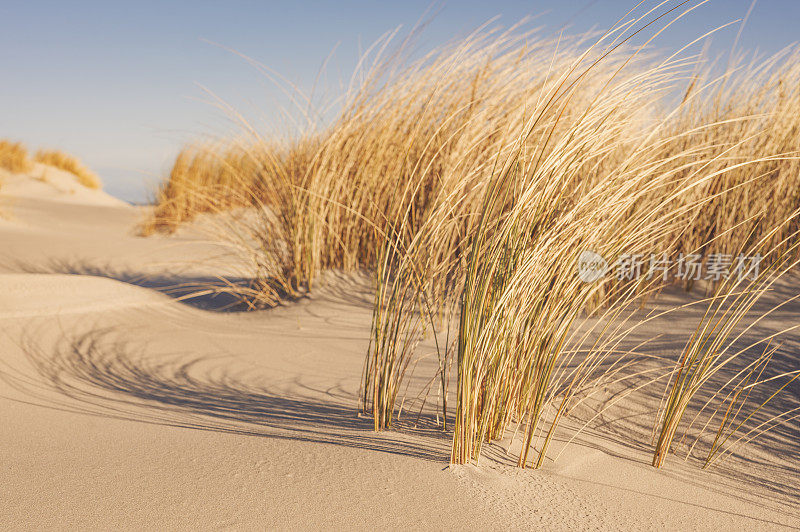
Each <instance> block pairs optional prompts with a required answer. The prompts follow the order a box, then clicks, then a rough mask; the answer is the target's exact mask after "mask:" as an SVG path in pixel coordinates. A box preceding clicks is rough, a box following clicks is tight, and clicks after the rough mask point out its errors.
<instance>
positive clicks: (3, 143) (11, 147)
mask: <svg viewBox="0 0 800 532" xmlns="http://www.w3.org/2000/svg"><path fill="white" fill-rule="evenodd" d="M0 168H2V169H4V170H8V171H9V172H14V173H24V172H30V171H31V169H32V168H33V163H32V162H31V160H30V158H29V157H28V149H27V148H26V147H25V145H24V144H22V143H21V142H10V141H8V140H0Z"/></svg>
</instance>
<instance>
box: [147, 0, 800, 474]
mask: <svg viewBox="0 0 800 532" xmlns="http://www.w3.org/2000/svg"><path fill="white" fill-rule="evenodd" d="M696 4H697V2H682V3H680V2H670V1H668V2H664V3H662V4H659V7H658V8H657V9H654V10H652V11H649V12H647V13H646V14H645V15H643V16H640V17H638V18H637V17H634V18H633V19H632V20H629V21H627V22H624V23H620V24H619V25H617V26H614V27H613V28H612V29H611V30H610V31H608V32H607V33H605V34H604V35H602V36H599V38H598V37H597V36H595V38H594V40H592V38H590V37H589V36H583V37H578V38H566V37H559V38H558V39H547V38H542V37H540V36H539V35H537V34H536V33H534V32H525V31H522V29H521V28H520V27H515V28H512V29H510V30H507V31H501V30H499V29H496V28H494V29H493V28H488V29H486V28H484V29H482V30H479V31H476V32H475V33H474V34H473V35H471V36H469V37H468V38H466V39H464V40H462V41H459V42H455V43H453V44H451V45H449V46H446V47H443V48H441V49H438V50H435V51H433V52H431V53H430V54H428V55H427V56H425V57H423V58H421V59H419V60H416V61H413V62H410V63H409V62H407V61H405V60H404V57H406V54H405V48H404V47H403V46H401V47H400V48H399V49H398V50H397V51H396V52H395V53H390V52H388V50H389V49H390V47H389V42H388V41H382V42H380V43H378V44H377V45H376V46H375V47H374V48H373V49H372V50H373V51H372V53H373V54H374V55H373V56H371V57H365V60H364V61H362V64H372V65H374V66H373V67H372V69H371V70H369V71H366V72H358V73H357V74H359V75H357V76H354V79H360V80H362V81H361V83H360V84H357V85H354V86H353V87H352V88H351V90H350V91H349V92H348V94H347V95H346V98H345V100H344V104H343V106H342V110H341V112H340V114H339V115H338V116H337V117H336V118H335V119H334V120H333V121H332V122H331V123H329V124H327V125H326V126H325V127H318V126H317V125H316V124H315V125H314V127H312V128H310V131H311V132H309V133H307V134H302V135H299V137H298V138H297V139H294V140H289V141H287V142H286V143H284V144H276V143H273V142H267V141H265V140H264V139H262V138H261V137H259V135H258V134H257V133H255V131H254V129H253V128H251V127H250V126H249V125H246V124H245V126H244V129H245V133H246V137H245V138H244V140H241V139H240V140H238V141H231V142H229V143H221V144H215V145H207V144H205V145H198V146H193V147H189V148H187V149H185V150H184V151H183V152H181V154H180V155H179V156H178V158H177V160H176V162H175V165H174V167H173V170H172V172H171V174H170V176H169V178H168V179H167V180H166V181H165V183H164V184H163V186H162V187H161V189H160V190H159V192H158V197H157V201H156V206H155V210H154V215H153V217H152V218H151V219H150V220H149V221H148V222H147V223H146V224H145V226H144V227H143V232H144V233H146V234H147V233H151V232H153V231H157V230H167V231H169V230H173V229H174V228H175V227H176V226H177V225H178V224H180V223H181V222H183V221H186V220H190V219H192V218H193V217H194V216H196V215H197V214H199V213H211V214H213V215H214V218H215V219H216V220H217V221H218V223H219V225H220V227H221V228H222V234H223V235H224V238H225V239H226V240H227V241H228V242H229V243H230V244H231V245H232V246H233V247H234V248H236V249H239V250H240V251H241V252H242V253H243V255H244V256H245V257H247V258H248V260H249V262H250V263H251V264H252V272H251V277H252V279H253V282H252V284H251V285H250V286H249V287H247V292H248V297H251V298H252V300H255V301H257V302H258V303H260V304H266V305H275V304H278V303H279V302H280V301H281V299H283V298H286V297H295V296H298V295H301V294H303V293H305V291H307V290H309V289H311V288H312V286H313V283H314V280H315V278H316V277H317V276H318V275H319V273H320V272H321V271H322V270H324V269H330V268H338V269H343V270H356V269H367V270H369V271H371V272H372V273H373V275H374V279H375V287H376V294H375V304H374V311H373V322H372V334H371V342H370V345H369V348H368V352H367V356H366V357H365V366H364V373H363V380H362V390H361V393H360V402H361V405H360V407H361V409H362V411H363V412H364V413H366V414H367V415H370V416H372V418H373V420H374V428H375V429H376V430H382V429H386V428H389V427H391V426H392V425H393V422H394V421H395V420H396V418H397V416H398V415H399V414H400V412H401V410H402V406H400V405H402V400H401V399H400V398H401V394H402V390H403V389H404V387H403V384H404V383H407V382H408V380H409V376H410V374H411V372H413V371H414V368H415V367H416V365H417V364H416V363H417V361H418V360H420V358H421V356H422V355H421V354H420V353H419V352H418V351H419V350H418V347H419V345H420V344H421V342H422V341H423V340H424V339H425V338H431V339H433V340H434V343H435V351H436V352H435V355H436V356H437V358H438V364H437V365H436V370H435V371H434V372H433V374H431V375H426V376H424V380H425V381H426V382H429V383H430V385H429V387H428V389H427V390H426V391H425V393H429V392H432V391H433V390H436V391H435V394H436V396H437V405H436V409H437V412H438V413H437V415H438V420H439V421H440V423H441V427H442V429H443V430H449V429H451V428H452V430H453V447H452V454H451V461H452V462H453V463H466V462H470V461H476V460H477V459H478V458H479V457H480V455H481V450H482V447H483V445H485V444H486V442H491V441H494V440H499V439H503V438H505V437H507V436H508V435H509V434H512V433H513V434H517V433H518V434H521V437H522V443H523V445H522V447H521V451H520V453H519V457H518V464H519V465H520V466H521V467H525V466H527V465H528V464H533V465H534V467H538V466H541V465H542V463H543V461H544V460H545V458H546V457H547V456H548V454H547V453H548V447H549V444H550V443H551V442H552V441H553V436H554V434H555V433H556V431H557V430H559V429H560V427H561V426H562V421H563V420H564V419H565V418H566V417H567V416H569V415H570V413H571V412H573V411H575V410H576V407H577V406H578V405H580V404H581V403H582V402H583V401H584V400H586V398H587V397H589V396H590V395H591V394H592V393H594V392H596V391H597V390H599V389H602V388H603V386H604V385H605V384H604V383H607V382H609V381H610V380H612V379H613V380H614V381H615V382H616V383H625V382H626V379H627V378H629V377H634V376H635V377H642V376H646V377H647V379H650V381H649V383H655V382H658V381H659V380H667V381H668V382H671V383H672V384H671V385H669V386H671V388H670V389H669V390H668V392H667V393H666V395H667V396H668V401H667V407H666V414H664V413H662V414H661V417H660V418H659V420H658V422H657V425H658V426H659V427H660V428H661V436H660V438H659V442H658V443H657V444H656V447H657V450H656V458H654V464H655V465H657V466H660V465H661V463H662V462H663V456H664V455H665V454H666V453H667V452H668V451H669V449H670V448H671V444H672V439H673V436H674V433H675V430H676V429H677V426H678V424H679V423H680V421H681V417H682V413H683V411H684V410H685V407H686V406H687V404H688V403H689V402H690V401H691V400H692V398H693V397H694V392H695V391H696V385H698V384H701V385H702V384H705V383H706V382H707V379H705V377H704V376H707V375H708V373H704V372H706V371H712V370H708V369H707V368H715V369H713V372H714V373H715V374H717V375H724V374H725V372H726V371H729V370H730V367H729V366H727V365H726V364H722V365H717V366H714V364H715V363H716V362H718V361H720V360H725V355H724V353H726V352H728V351H725V349H728V348H727V347H725V348H724V349H722V348H721V347H724V346H723V344H721V343H719V342H724V340H725V338H726V337H727V336H730V335H732V334H733V329H732V328H730V329H728V328H725V326H724V324H726V323H728V320H729V318H730V316H735V317H736V320H735V321H736V323H738V322H739V321H740V319H741V317H742V316H743V315H744V314H745V313H746V311H749V310H751V309H752V308H753V303H754V301H755V299H753V297H755V295H759V294H762V293H763V292H764V290H763V288H764V285H759V287H755V288H752V289H751V290H749V291H746V292H747V293H748V294H750V295H749V296H746V297H744V298H742V299H737V296H736V295H735V293H736V291H737V290H740V289H741V288H742V287H741V286H731V285H730V284H727V283H725V282H717V283H714V282H709V283H708V287H709V288H708V289H709V290H710V291H715V293H716V296H715V299H712V301H714V302H718V301H726V302H727V303H730V302H731V300H733V301H734V302H735V303H734V306H733V309H732V310H725V309H727V308H728V307H725V309H723V308H722V307H717V306H714V304H716V303H714V304H712V306H711V307H710V308H711V310H710V311H709V315H708V316H709V319H710V322H709V321H706V322H704V323H703V324H701V326H700V327H699V329H698V331H699V332H698V333H696V334H695V335H694V336H692V337H691V338H690V339H687V350H686V352H685V353H684V355H685V356H684V357H683V358H682V360H686V359H687V357H689V358H691V359H692V362H691V365H692V366H691V367H692V368H695V369H692V371H693V372H695V373H692V376H691V379H693V380H691V382H690V381H686V383H687V384H686V386H684V381H682V380H680V379H679V380H677V381H676V380H671V379H672V376H674V373H673V372H672V370H673V369H674V368H668V369H667V370H665V371H664V372H663V374H654V373H653V370H652V369H646V368H645V369H643V368H640V367H638V366H637V365H636V362H635V361H634V360H626V359H625V358H624V357H621V356H620V352H621V351H620V345H621V343H622V342H623V341H624V339H625V338H626V336H627V335H628V334H629V332H630V331H631V330H633V329H634V328H635V327H636V326H637V325H638V324H640V323H642V322H644V321H645V320H638V321H637V319H634V320H633V322H630V323H628V321H627V320H629V319H631V318H630V316H631V314H630V313H628V312H627V311H628V310H629V309H630V308H631V307H632V306H633V305H639V304H641V303H643V302H644V299H645V298H646V297H650V296H656V295H657V294H658V291H659V290H660V289H661V288H663V287H664V286H666V285H667V284H669V283H670V282H673V281H672V280H668V279H665V278H662V277H661V276H660V275H655V276H647V275H644V276H642V277H640V278H638V279H626V278H614V277H612V276H607V277H604V278H602V279H600V280H598V281H597V282H594V283H587V282H583V281H582V280H581V279H579V278H578V275H577V271H576V264H577V263H578V261H579V258H580V255H581V252H582V251H585V250H591V251H594V252H596V253H599V254H601V255H602V256H603V257H605V258H606V259H607V260H608V261H609V262H610V263H611V264H613V263H614V262H615V261H617V260H618V259H621V258H622V257H623V256H635V255H643V256H648V255H649V254H650V253H658V254H663V256H664V257H668V258H672V259H675V258H677V257H681V256H684V255H688V254H692V255H697V257H698V260H699V261H700V262H702V263H706V264H707V263H708V261H709V260H710V257H711V255H712V254H714V253H729V254H735V253H736V252H741V251H742V250H757V249H766V250H770V252H769V253H767V254H765V256H766V259H767V263H766V264H765V266H766V267H768V268H777V271H780V272H783V271H785V268H786V267H787V264H793V263H791V262H787V257H788V256H789V255H790V254H796V252H797V245H796V235H797V231H798V229H800V225H798V216H797V215H796V213H797V212H799V211H800V193H798V190H800V189H798V187H797V175H798V169H800V158H799V157H798V155H800V154H798V151H797V150H798V149H797V143H796V138H797V132H798V131H799V130H800V122H798V118H797V117H798V116H800V88H798V87H800V56H798V54H797V53H795V52H792V51H787V52H784V53H781V54H778V55H776V56H775V57H773V58H771V59H769V60H766V61H761V62H759V63H750V64H748V63H744V62H741V61H740V62H737V61H732V62H731V68H730V69H729V70H728V71H726V72H724V73H723V74H722V75H719V74H717V75H712V74H711V73H709V72H703V70H702V68H701V67H702V65H703V63H702V61H701V60H700V58H698V57H696V56H690V57H683V56H682V55H681V53H676V54H675V55H673V56H670V57H668V58H666V59H657V58H654V57H650V56H648V55H647V54H646V53H645V51H644V50H643V49H633V48H630V47H628V44H627V43H628V41H629V39H630V38H632V37H633V36H635V35H637V34H639V33H640V32H644V31H645V30H648V28H649V31H654V32H655V33H658V32H659V31H660V30H659V29H655V30H653V28H655V27H656V26H657V25H656V26H653V24H655V23H657V22H658V23H660V24H661V25H662V28H661V29H664V28H666V27H668V26H669V24H670V21H672V20H675V19H677V18H680V17H682V16H683V15H686V14H688V12H690V11H691V10H692V9H693V7H696ZM658 10H660V11H658ZM623 18H625V17H623ZM626 20H628V19H626ZM676 95H678V96H679V97H678V98H677V99H676V98H675V96H676ZM680 96H682V97H680ZM644 273H645V274H646V273H647V271H646V270H645V271H644ZM681 282H682V283H683V284H684V286H685V287H686V288H687V289H691V288H692V286H693V284H694V280H692V279H690V278H687V279H684V280H682V281H681ZM756 299H757V298H756ZM736 302H738V303H736ZM708 323H717V324H722V326H723V329H724V334H723V335H721V336H716V333H717V332H718V330H717V328H716V327H715V326H714V325H711V326H710V329H709V326H708ZM730 323H731V325H733V324H734V323H733V322H730ZM709 330H711V331H715V335H714V336H713V338H712V337H711V336H709V335H708V334H707V332H708V331H709ZM451 333H452V337H451ZM708 342H711V343H712V344H713V346H714V348H715V350H714V352H707V351H705V350H704V349H705V347H704V346H706V345H708ZM715 342H716V343H715ZM717 348H720V349H717ZM709 353H710V354H709ZM770 353H771V352H770V351H769V350H767V351H764V352H763V353H761V354H758V355H755V359H754V360H753V361H751V362H748V363H747V364H745V366H746V367H748V368H750V369H752V370H753V371H750V373H747V372H745V373H744V374H739V375H738V376H733V377H732V378H733V381H732V382H734V383H735V384H734V388H736V390H738V391H734V392H733V395H732V396H730V397H733V398H734V399H731V400H729V402H728V403H727V404H728V411H729V412H732V411H736V412H738V411H739V407H740V405H741V400H742V398H745V397H746V396H747V391H746V390H749V389H750V388H749V386H750V385H751V384H752V382H753V381H754V380H757V379H758V375H760V373H758V374H756V373H755V372H756V371H758V372H761V371H762V369H763V367H764V364H765V363H766V361H767V360H768V358H769V357H770V356H771V354H770ZM426 355H430V353H426ZM747 356H754V355H752V352H751V351H746V352H744V353H743V354H742V357H747ZM709 357H710V358H709ZM698 360H699V361H700V362H699V363H700V365H701V366H700V367H701V369H700V370H699V373H698V372H697V370H696V368H697V367H698V366H697V362H696V361H698ZM715 361H716V362H715ZM682 363H683V362H681V361H680V360H679V361H677V362H676V364H678V365H680V364H682ZM703 364H705V365H703ZM709 364H710V365H709ZM451 368H454V369H453V370H451ZM702 368H706V369H702ZM662 369H663V368H662ZM451 373H452V374H453V375H451ZM682 375H684V377H685V376H686V373H685V372H684V373H683V374H682ZM741 375H745V376H746V377H745V378H744V379H741V378H740V377H741ZM451 377H452V378H451ZM451 382H455V388H456V389H455V397H454V399H455V401H452V400H448V397H450V398H452V395H453V390H452V389H451ZM770 382H771V381H770ZM781 389H782V388H781ZM779 391H780V390H779ZM626 396H627V394H623V395H622V396H621V397H622V398H624V397H626ZM426 397H427V396H426ZM453 403H455V404H453ZM424 404H425V401H423V405H424ZM597 415H599V413H598V414H597ZM732 419H736V416H735V415H733V416H728V415H723V416H722V421H721V422H720V425H719V429H718V436H717V438H716V440H714V443H712V444H711V451H710V454H709V458H708V460H707V462H706V463H712V462H713V461H714V460H716V459H717V458H718V456H719V455H720V453H723V454H724V452H725V449H727V448H726V447H723V446H722V444H723V443H725V440H726V438H727V437H728V436H729V435H730V434H731V423H730V420H732ZM448 420H453V421H454V423H453V424H452V426H451V425H450V423H449V421H448ZM706 425H707V426H708V423H707V424H706ZM737 430H738V428H737ZM734 432H735V430H734ZM573 437H574V436H573Z"/></svg>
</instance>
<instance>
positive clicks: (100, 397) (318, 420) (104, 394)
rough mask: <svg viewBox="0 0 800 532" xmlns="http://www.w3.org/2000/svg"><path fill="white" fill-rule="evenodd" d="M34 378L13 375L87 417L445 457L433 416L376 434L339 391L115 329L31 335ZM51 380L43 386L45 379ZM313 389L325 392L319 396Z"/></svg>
mask: <svg viewBox="0 0 800 532" xmlns="http://www.w3.org/2000/svg"><path fill="white" fill-rule="evenodd" d="M22 347H23V349H24V350H25V353H26V354H27V357H28V360H29V361H30V363H31V365H32V366H33V368H34V369H35V371H36V377H35V379H31V378H30V377H26V376H21V375H19V374H14V373H10V372H3V374H0V378H3V379H4V380H6V381H7V382H8V383H9V384H11V385H12V386H14V387H15V388H16V389H17V390H19V391H22V392H24V393H25V394H26V396H27V397H28V398H29V399H30V400H29V401H28V402H30V403H32V404H37V405H39V406H44V407H50V408H56V409H61V410H68V411H72V412H80V413H83V414H88V415H96V416H103V417H111V418H115V419H125V420H131V421H137V422H144V423H153V424H159V425H167V426H174V427H183V428H191V429H198V430H208V431H216V432H223V433H230V434H239V435H247V436H261V437H268V438H280V439H287V440H296V441H305V442H317V443H326V444H332V445H341V446H346V447H353V448H359V449H365V450H372V451H379V452H385V453H390V454H398V455H405V456H411V457H415V458H420V459H423V460H428V461H434V462H441V463H446V462H447V460H448V458H449V445H448V440H447V439H446V438H445V437H444V435H443V433H442V432H441V431H440V430H437V429H436V427H435V421H434V420H432V419H428V418H427V417H425V418H424V419H422V420H421V423H420V424H418V425H417V426H416V427H415V428H413V429H411V428H404V430H403V431H402V432H397V431H387V432H381V433H375V432H372V430H371V426H372V423H371V421H370V420H368V419H363V418H360V417H358V416H357V415H356V409H355V398H349V397H342V395H341V394H336V395H332V394H327V395H326V394H318V393H314V392H313V391H310V390H309V392H310V393H309V395H308V396H303V395H299V394H284V393H282V394H280V395H279V394H275V393H270V391H269V390H267V389H265V388H264V387H262V386H259V385H255V384H248V383H246V382H243V381H242V379H240V378H238V377H237V376H236V375H232V374H231V373H229V372H228V371H227V370H225V369H224V368H221V367H220V366H219V365H218V364H217V365H213V366H209V364H208V361H209V360H208V359H203V358H197V357H191V356H186V355H178V354H163V353H162V354H159V355H158V356H153V355H148V354H146V352H145V349H144V346H139V347H134V346H132V345H131V344H127V343H123V342H121V341H119V340H117V339H115V337H114V334H113V331H111V330H95V331H93V332H90V333H88V334H84V335H82V336H77V337H74V338H68V337H62V338H61V340H60V341H59V342H58V343H57V346H56V349H55V350H53V351H50V350H44V349H42V348H41V347H40V346H38V345H37V343H36V342H35V341H33V340H32V337H30V336H28V340H26V341H25V342H24V343H23V345H22ZM42 385H44V386H42ZM315 395H320V396H319V397H317V396H315Z"/></svg>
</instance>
